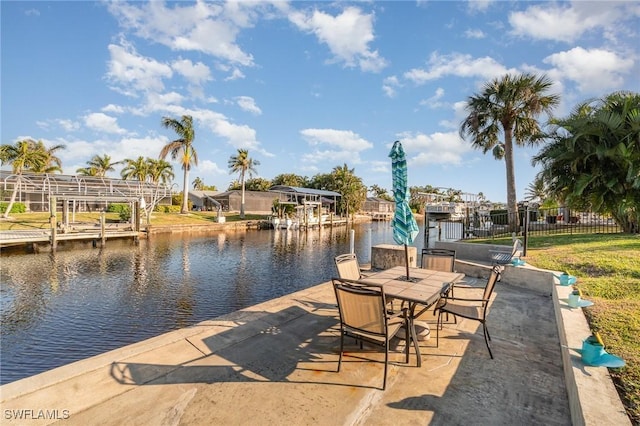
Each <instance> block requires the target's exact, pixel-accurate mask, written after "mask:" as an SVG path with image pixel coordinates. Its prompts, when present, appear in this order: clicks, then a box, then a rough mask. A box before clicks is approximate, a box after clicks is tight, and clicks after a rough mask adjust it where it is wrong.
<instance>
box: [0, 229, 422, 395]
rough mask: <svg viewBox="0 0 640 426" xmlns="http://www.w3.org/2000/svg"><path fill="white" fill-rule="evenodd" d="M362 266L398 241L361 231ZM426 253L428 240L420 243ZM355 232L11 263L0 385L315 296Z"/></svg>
mask: <svg viewBox="0 0 640 426" xmlns="http://www.w3.org/2000/svg"><path fill="white" fill-rule="evenodd" d="M354 230H355V245H354V246H355V250H356V253H357V254H358V257H359V259H360V260H361V262H363V263H367V262H369V261H370V256H371V246H372V245H375V244H381V243H387V244H391V243H393V237H392V232H391V229H390V227H389V223H388V222H381V223H373V224H363V225H356V226H355V227H354ZM414 245H415V246H416V247H418V248H422V235H420V236H419V238H418V240H417V241H416V242H415V243H414ZM347 251H349V231H348V230H347V229H346V228H344V227H343V228H334V229H330V228H325V229H322V230H314V231H310V232H303V231H298V230H288V231H287V230H271V231H247V232H231V233H215V234H210V235H179V236H176V235H171V234H168V235H154V236H153V237H152V238H151V239H149V240H142V241H140V244H139V245H135V244H132V243H131V242H128V241H115V240H113V241H109V242H108V243H107V245H106V247H104V248H101V249H100V248H95V249H79V250H68V251H58V252H56V253H39V254H15V255H3V257H2V262H1V264H0V309H1V311H0V321H1V324H0V326H1V327H2V335H1V336H0V339H1V340H0V344H1V347H2V357H1V359H0V368H1V371H2V374H1V376H0V382H1V383H8V382H11V381H14V380H17V379H19V378H22V377H27V376H30V375H33V374H36V373H39V372H42V371H45V370H48V369H51V368H53V367H56V366H59V365H63V364H67V363H69V362H72V361H76V360H78V359H83V358H86V357H88V356H92V355H96V354H99V353H103V352H105V351H108V350H111V349H114V348H117V347H121V346H124V345H127V344H130V343H134V342H138V341H140V340H143V339H146V338H149V337H152V336H155V335H158V334H161V333H163V332H166V331H169V330H173V329H177V328H182V327H186V326H189V325H191V324H195V323H197V322H200V321H203V320H206V319H210V318H214V317H217V316H220V315H223V314H226V313H229V312H232V311H234V310H237V309H241V308H244V307H247V306H251V305H254V304H257V303H260V302H263V301H265V300H269V299H273V298H276V297H280V296H282V295H284V294H288V293H292V292H294V291H297V290H300V289H303V288H307V287H310V286H313V285H316V284H318V283H321V282H324V281H327V280H329V279H330V278H331V277H332V276H333V275H334V270H335V267H334V265H333V258H334V257H335V256H336V255H338V254H341V253H345V252H347Z"/></svg>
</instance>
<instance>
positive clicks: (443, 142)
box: [398, 131, 471, 166]
mask: <svg viewBox="0 0 640 426" xmlns="http://www.w3.org/2000/svg"><path fill="white" fill-rule="evenodd" d="M398 139H399V140H400V141H401V142H402V146H403V147H404V149H405V152H406V153H407V159H408V163H409V164H410V165H412V166H421V165H426V164H453V165H459V164H461V163H462V155H463V154H465V153H466V152H469V151H471V146H470V145H469V144H468V143H466V142H465V141H464V140H462V139H461V138H460V135H459V134H458V132H457V131H455V132H447V133H441V132H436V133H433V134H430V135H425V134H424V133H416V134H413V133H411V132H404V133H401V134H399V135H398Z"/></svg>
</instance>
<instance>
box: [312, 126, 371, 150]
mask: <svg viewBox="0 0 640 426" xmlns="http://www.w3.org/2000/svg"><path fill="white" fill-rule="evenodd" d="M300 134H301V135H302V137H303V138H304V139H306V140H307V142H308V143H309V144H310V145H322V144H326V145H331V146H335V147H338V148H340V149H342V150H344V151H353V152H360V151H364V150H366V149H369V148H373V144H372V143H371V142H369V141H367V140H365V139H363V138H362V137H360V135H358V134H357V133H354V132H352V131H350V130H334V129H304V130H301V131H300Z"/></svg>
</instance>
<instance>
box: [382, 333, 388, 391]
mask: <svg viewBox="0 0 640 426" xmlns="http://www.w3.org/2000/svg"><path fill="white" fill-rule="evenodd" d="M388 364H389V343H388V342H387V344H386V345H384V379H383V381H382V390H385V389H386V388H387V365H388Z"/></svg>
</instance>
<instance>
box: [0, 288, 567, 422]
mask: <svg viewBox="0 0 640 426" xmlns="http://www.w3.org/2000/svg"><path fill="white" fill-rule="evenodd" d="M553 317H554V313H553V304H552V300H551V297H549V296H544V295H540V294H538V293H534V292H531V291H528V290H523V289H521V288H515V287H512V286H510V285H507V284H505V283H499V286H498V288H497V290H496V293H495V301H494V303H493V308H492V312H491V316H490V321H489V327H490V331H491V336H492V338H493V344H492V348H493V351H494V354H495V359H494V360H491V359H490V358H489V354H488V352H487V349H486V347H485V344H484V340H483V337H482V330H481V329H478V326H477V323H474V322H470V321H466V320H459V321H458V324H457V325H454V324H448V325H445V329H444V331H443V334H441V339H440V347H439V348H435V347H434V343H435V342H434V339H431V340H427V341H424V342H422V345H421V351H422V368H417V367H416V366H415V362H416V360H415V355H413V356H412V358H411V361H410V364H409V365H408V366H407V365H405V364H403V363H402V361H403V359H404V358H403V354H402V353H398V354H393V355H392V356H391V360H392V366H391V367H390V369H389V378H388V383H387V389H386V391H381V390H380V386H381V385H382V373H383V369H382V368H383V365H382V364H381V363H378V362H368V361H366V360H367V359H379V360H381V359H383V358H381V355H383V354H380V353H379V352H377V351H375V350H372V351H370V352H367V353H361V352H360V351H359V350H358V349H357V346H355V345H354V346H353V347H352V349H353V352H352V353H350V356H347V357H346V358H345V359H344V360H343V367H342V371H341V372H340V373H337V372H336V371H335V369H336V367H337V359H338V355H337V351H338V348H339V335H338V328H337V310H336V307H335V296H334V295H333V291H332V288H331V286H330V284H329V283H325V284H321V285H319V286H316V287H313V288H310V289H307V290H304V291H300V292H297V293H294V294H291V295H289V296H286V297H282V298H279V299H275V300H272V301H269V302H266V303H263V304H260V305H256V306H253V307H250V308H247V309H244V310H241V311H237V312H234V313H232V314H230V315H227V316H224V317H221V318H217V319H215V320H211V321H206V322H204V323H201V324H198V325H196V326H193V327H189V328H186V329H182V330H177V331H174V332H171V333H167V334H164V335H161V336H158V337H156V338H152V339H149V340H147V341H144V342H140V343H137V344H134V345H130V346H127V347H124V348H121V349H118V350H115V351H111V352H108V353H106V354H103V355H99V356H96V357H93V358H89V359H87V360H83V361H79V362H76V363H73V364H70V365H68V366H64V367H60V368H58V369H55V370H52V371H49V372H46V373H43V374H40V375H37V376H33V377H30V378H27V379H23V380H20V381H17V382H14V383H10V384H7V385H4V386H2V387H0V392H1V396H0V398H1V399H2V418H3V422H2V423H3V424H20V425H26V424H37V425H43V424H48V423H51V422H52V421H54V420H52V421H45V420H34V421H25V419H22V420H17V419H16V418H15V417H16V416H19V415H22V416H23V417H24V416H28V417H37V416H38V415H41V416H47V417H54V418H57V419H59V422H60V424H64V425H97V424H100V425H122V424H128V425H218V424H226V425H245V424H246V425H249V424H250V425H283V424H295V425H313V424H317V425H357V424H367V425H388V424H397V425H403V424H432V425H438V424H446V425H463V424H464V425H474V424H483V425H514V424H527V425H533V424H545V425H569V424H571V418H570V413H569V403H568V398H567V391H566V389H565V383H564V378H563V377H564V376H563V370H562V360H561V354H560V344H559V338H558V332H557V330H556V325H555V321H554V320H553ZM427 319H428V320H429V321H432V320H433V319H435V317H433V316H432V315H431V314H430V313H429V314H428V316H427ZM397 349H399V350H400V349H401V348H397ZM7 410H9V411H7ZM39 410H44V411H39Z"/></svg>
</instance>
